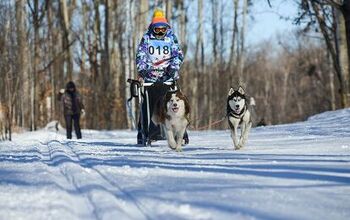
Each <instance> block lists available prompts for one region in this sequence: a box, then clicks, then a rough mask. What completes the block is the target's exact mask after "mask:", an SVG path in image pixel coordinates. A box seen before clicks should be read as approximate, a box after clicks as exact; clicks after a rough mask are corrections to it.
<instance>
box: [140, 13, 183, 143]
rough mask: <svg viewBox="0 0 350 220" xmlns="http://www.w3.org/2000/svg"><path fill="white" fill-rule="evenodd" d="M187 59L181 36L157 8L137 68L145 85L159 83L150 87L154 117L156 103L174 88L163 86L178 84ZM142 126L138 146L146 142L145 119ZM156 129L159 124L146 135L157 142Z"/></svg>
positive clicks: (141, 47)
mask: <svg viewBox="0 0 350 220" xmlns="http://www.w3.org/2000/svg"><path fill="white" fill-rule="evenodd" d="M183 59H184V56H183V53H182V50H181V48H180V45H179V43H178V40H177V37H176V36H175V34H174V32H173V30H172V29H171V27H170V25H169V23H168V21H167V19H166V18H165V16H164V13H163V11H162V10H160V9H156V10H155V11H154V14H153V19H152V22H151V24H150V25H149V27H148V30H147V32H146V33H145V34H144V35H143V37H142V39H141V42H140V44H139V46H138V49H137V53H136V67H137V71H138V78H139V81H140V82H141V83H142V82H146V83H147V82H151V83H155V86H152V87H150V88H147V90H148V95H149V106H150V109H149V110H150V113H151V114H152V112H153V107H154V105H155V103H156V101H157V100H158V99H159V98H161V97H163V96H164V95H165V94H166V93H167V91H168V90H169V89H170V86H167V85H164V84H162V83H163V82H170V81H174V82H175V81H176V80H178V79H179V70H180V67H181V64H182V62H183ZM142 111H143V112H145V111H147V109H146V106H145V103H144V104H143V106H142ZM144 123H145V122H144ZM138 127H139V129H138V130H139V132H138V135H137V139H138V144H140V143H141V142H142V133H141V132H142V131H141V120H140V121H139V125H138ZM154 127H155V125H154V124H153V123H151V124H150V128H149V133H150V134H146V136H147V135H150V136H151V137H150V139H153V140H157V138H156V137H154V138H152V134H151V133H152V130H159V127H158V128H156V129H154ZM153 133H157V132H153ZM158 133H160V131H159V132H158ZM185 142H186V143H188V137H187V133H186V134H185Z"/></svg>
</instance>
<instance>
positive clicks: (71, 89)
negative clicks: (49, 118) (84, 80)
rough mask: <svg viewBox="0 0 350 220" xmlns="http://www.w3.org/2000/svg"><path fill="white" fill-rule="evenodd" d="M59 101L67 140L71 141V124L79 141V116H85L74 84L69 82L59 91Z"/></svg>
mask: <svg viewBox="0 0 350 220" xmlns="http://www.w3.org/2000/svg"><path fill="white" fill-rule="evenodd" d="M59 99H60V100H61V101H62V104H63V114H64V119H65V121H66V130H67V139H72V124H73V123H74V130H75V134H76V135H77V139H81V138H82V136H81V130H80V122H79V121H80V116H81V115H84V114H85V110H84V105H83V102H82V99H81V96H80V94H79V93H78V91H77V89H76V87H75V84H74V82H72V81H70V82H68V83H67V85H66V89H65V90H64V89H61V90H60V94H59Z"/></svg>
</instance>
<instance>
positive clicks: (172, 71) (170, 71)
mask: <svg viewBox="0 0 350 220" xmlns="http://www.w3.org/2000/svg"><path fill="white" fill-rule="evenodd" d="M175 73H176V69H174V68H171V66H170V65H169V66H167V67H166V68H165V75H166V76H167V77H168V79H171V78H174V76H175Z"/></svg>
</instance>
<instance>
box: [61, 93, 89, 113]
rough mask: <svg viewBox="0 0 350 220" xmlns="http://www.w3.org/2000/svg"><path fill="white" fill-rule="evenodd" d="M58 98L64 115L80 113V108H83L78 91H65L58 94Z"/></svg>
mask: <svg viewBox="0 0 350 220" xmlns="http://www.w3.org/2000/svg"><path fill="white" fill-rule="evenodd" d="M59 98H60V100H61V101H62V104H63V113H64V115H76V114H80V113H81V110H82V109H84V105H83V102H82V99H81V96H80V94H79V93H78V92H73V93H69V92H68V91H65V92H64V94H60V96H59Z"/></svg>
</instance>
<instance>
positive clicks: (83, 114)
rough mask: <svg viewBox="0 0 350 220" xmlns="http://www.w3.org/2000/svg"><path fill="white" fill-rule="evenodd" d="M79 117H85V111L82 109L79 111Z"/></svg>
mask: <svg viewBox="0 0 350 220" xmlns="http://www.w3.org/2000/svg"><path fill="white" fill-rule="evenodd" d="M81 117H83V118H84V117H85V110H84V109H82V110H81Z"/></svg>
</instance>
